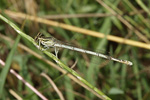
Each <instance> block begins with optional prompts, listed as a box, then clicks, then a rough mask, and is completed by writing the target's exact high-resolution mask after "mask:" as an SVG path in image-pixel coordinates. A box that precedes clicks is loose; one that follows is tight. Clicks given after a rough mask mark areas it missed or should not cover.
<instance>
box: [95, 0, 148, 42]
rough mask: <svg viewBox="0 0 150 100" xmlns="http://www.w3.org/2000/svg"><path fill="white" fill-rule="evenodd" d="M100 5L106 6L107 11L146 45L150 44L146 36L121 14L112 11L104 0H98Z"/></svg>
mask: <svg viewBox="0 0 150 100" xmlns="http://www.w3.org/2000/svg"><path fill="white" fill-rule="evenodd" d="M97 2H98V3H100V4H101V5H102V6H104V7H105V8H106V9H108V10H109V11H110V12H111V13H112V14H113V15H116V16H117V18H118V19H119V20H120V21H121V22H122V23H124V24H125V25H126V26H127V27H128V28H129V29H130V30H132V31H134V32H135V33H136V35H137V36H138V37H139V38H140V39H141V40H143V41H144V42H146V43H148V44H149V43H150V41H149V40H148V39H147V37H145V36H144V35H142V33H140V32H139V31H138V30H136V29H135V28H134V27H133V26H132V25H131V24H130V23H129V22H128V21H127V20H125V19H124V18H123V17H122V16H121V15H120V14H117V13H116V12H115V11H114V10H113V9H111V8H110V7H109V6H107V5H106V4H105V3H104V2H103V1H102V0H97Z"/></svg>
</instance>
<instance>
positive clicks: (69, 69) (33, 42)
mask: <svg viewBox="0 0 150 100" xmlns="http://www.w3.org/2000/svg"><path fill="white" fill-rule="evenodd" d="M0 18H1V19H2V20H3V21H5V22H6V23H8V24H9V25H10V26H11V27H12V28H13V29H14V30H15V31H16V32H17V33H18V34H20V35H21V36H22V37H24V38H26V39H27V40H28V41H30V42H31V43H32V44H34V45H37V44H36V42H35V41H34V39H33V38H32V37H30V36H29V35H26V34H25V33H24V32H22V31H21V29H20V28H19V27H17V26H16V25H15V24H14V23H12V22H11V21H9V20H8V19H6V18H5V17H3V16H2V15H1V14H0ZM43 53H45V54H46V55H47V56H49V57H50V58H52V59H53V60H55V61H56V63H57V64H58V65H59V66H61V67H62V68H63V69H65V70H66V71H68V72H69V73H71V74H72V75H73V76H75V77H76V78H77V79H78V80H80V82H82V83H83V84H85V85H86V86H88V87H89V88H91V89H92V90H93V91H94V92H96V93H97V94H99V97H100V98H101V99H104V100H111V99H110V98H109V97H107V96H106V95H105V94H104V93H103V92H101V91H100V90H99V89H97V88H96V87H94V86H93V85H91V84H90V83H88V82H87V81H86V80H85V79H84V78H82V77H81V76H80V75H79V74H78V73H77V72H75V71H74V70H72V69H71V68H69V67H68V66H66V65H65V64H63V63H62V62H61V61H60V60H59V59H58V58H57V57H56V56H55V55H53V54H52V53H50V52H48V51H43Z"/></svg>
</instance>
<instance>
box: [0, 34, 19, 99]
mask: <svg viewBox="0 0 150 100" xmlns="http://www.w3.org/2000/svg"><path fill="white" fill-rule="evenodd" d="M19 40H20V35H18V36H17V38H16V41H15V44H14V46H13V48H12V49H11V51H10V53H9V55H8V58H7V60H6V65H5V67H4V68H3V70H2V71H1V75H0V97H1V96H2V93H3V88H4V84H5V81H6V76H7V73H8V71H9V68H10V65H11V62H12V58H13V56H14V53H15V51H16V48H17V45H18V43H19Z"/></svg>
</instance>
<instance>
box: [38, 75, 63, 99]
mask: <svg viewBox="0 0 150 100" xmlns="http://www.w3.org/2000/svg"><path fill="white" fill-rule="evenodd" d="M41 76H43V77H45V78H46V79H47V80H48V81H49V83H50V84H51V85H52V87H53V88H54V90H55V91H56V93H57V94H58V96H59V97H60V100H65V99H64V97H63V95H62V93H61V92H60V90H59V89H58V88H57V86H56V85H55V83H54V82H53V80H52V79H51V78H50V77H49V76H48V75H46V74H45V73H41Z"/></svg>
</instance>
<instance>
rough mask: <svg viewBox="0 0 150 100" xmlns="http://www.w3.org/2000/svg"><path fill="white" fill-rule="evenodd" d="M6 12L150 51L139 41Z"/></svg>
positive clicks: (11, 15)
mask: <svg viewBox="0 0 150 100" xmlns="http://www.w3.org/2000/svg"><path fill="white" fill-rule="evenodd" d="M4 12H5V13H6V14H7V15H9V16H10V17H12V18H21V19H24V18H27V19H28V20H32V21H36V22H39V23H44V24H47V25H52V26H56V27H61V28H64V29H67V30H71V31H75V32H79V33H82V34H86V35H91V36H94V37H98V38H106V39H108V40H110V41H114V42H117V43H123V44H127V45H132V46H136V47H140V48H145V49H150V44H147V43H143V42H138V41H134V40H129V39H124V38H121V37H117V36H113V35H105V34H103V33H100V32H96V31H91V30H87V29H83V28H79V27H76V26H72V25H67V24H64V23H59V22H56V21H52V20H47V19H43V18H39V17H36V16H30V15H26V14H23V13H19V12H18V13H16V12H12V11H8V10H5V11H4Z"/></svg>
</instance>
